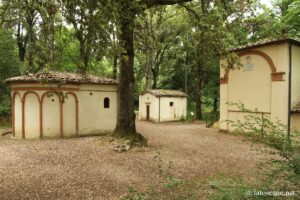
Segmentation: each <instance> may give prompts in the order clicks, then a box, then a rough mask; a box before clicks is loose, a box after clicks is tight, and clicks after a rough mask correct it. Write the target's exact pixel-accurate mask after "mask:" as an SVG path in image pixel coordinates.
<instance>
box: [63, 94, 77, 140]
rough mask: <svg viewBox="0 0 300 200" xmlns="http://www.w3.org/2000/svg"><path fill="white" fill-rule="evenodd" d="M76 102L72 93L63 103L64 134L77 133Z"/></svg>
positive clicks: (72, 134)
mask: <svg viewBox="0 0 300 200" xmlns="http://www.w3.org/2000/svg"><path fill="white" fill-rule="evenodd" d="M75 106H76V103H75V98H74V97H73V96H72V95H70V94H69V95H67V98H65V100H64V103H63V110H64V120H63V122H64V136H66V137H69V136H74V135H76V107H75Z"/></svg>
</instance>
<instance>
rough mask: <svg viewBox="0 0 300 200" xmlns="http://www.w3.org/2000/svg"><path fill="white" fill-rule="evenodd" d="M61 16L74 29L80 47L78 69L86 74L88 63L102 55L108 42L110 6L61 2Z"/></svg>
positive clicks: (82, 0)
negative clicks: (93, 57) (94, 57)
mask: <svg viewBox="0 0 300 200" xmlns="http://www.w3.org/2000/svg"><path fill="white" fill-rule="evenodd" d="M62 4H63V6H62V9H63V16H64V17H65V18H66V20H67V22H68V23H70V24H72V25H73V28H74V29H75V38H76V39H77V40H78V41H79V45H80V58H81V62H80V63H78V69H79V71H80V72H81V73H83V74H86V73H87V71H88V69H89V64H90V63H89V62H90V60H91V58H92V56H95V55H96V54H102V55H104V49H105V47H106V45H107V42H108V40H109V36H110V35H109V32H108V29H109V17H110V16H111V15H110V12H109V11H110V9H111V8H110V7H109V6H110V4H108V3H107V1H104V0H102V1H94V0H62Z"/></svg>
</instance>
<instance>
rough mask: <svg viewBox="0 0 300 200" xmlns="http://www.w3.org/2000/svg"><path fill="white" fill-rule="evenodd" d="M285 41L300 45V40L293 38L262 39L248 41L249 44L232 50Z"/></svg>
mask: <svg viewBox="0 0 300 200" xmlns="http://www.w3.org/2000/svg"><path fill="white" fill-rule="evenodd" d="M285 42H289V43H292V44H295V45H297V46H300V41H298V40H295V39H291V38H279V39H278V38H277V39H262V40H259V41H257V42H253V43H248V44H247V45H243V46H239V47H236V48H234V49H232V51H240V50H246V49H252V48H257V47H262V46H268V45H272V44H281V43H285Z"/></svg>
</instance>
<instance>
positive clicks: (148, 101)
mask: <svg viewBox="0 0 300 200" xmlns="http://www.w3.org/2000/svg"><path fill="white" fill-rule="evenodd" d="M147 105H149V109H150V113H149V114H150V115H149V118H150V121H153V122H159V114H158V113H159V98H157V97H155V96H153V95H152V94H149V93H146V94H144V95H140V96H139V120H146V119H147Z"/></svg>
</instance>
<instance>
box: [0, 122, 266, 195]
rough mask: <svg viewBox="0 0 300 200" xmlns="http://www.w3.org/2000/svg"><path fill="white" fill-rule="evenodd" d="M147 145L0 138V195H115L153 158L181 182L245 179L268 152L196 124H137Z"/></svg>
mask: <svg viewBox="0 0 300 200" xmlns="http://www.w3.org/2000/svg"><path fill="white" fill-rule="evenodd" d="M137 129H138V132H140V133H142V134H143V135H144V136H145V137H146V138H147V139H148V144H149V147H146V148H133V149H131V150H130V151H128V152H126V153H116V152H114V151H113V150H112V143H110V142H109V141H108V140H107V138H104V137H85V138H73V139H56V140H35V141H29V140H17V139H11V138H10V137H8V136H5V137H2V138H1V137H0V199H120V197H121V196H123V195H124V194H126V193H128V188H129V187H130V186H135V187H138V188H140V189H143V188H145V187H147V186H149V185H151V184H152V183H155V182H156V180H157V178H158V176H159V173H158V166H157V165H158V164H157V162H156V161H155V159H154V157H155V155H157V151H159V152H160V154H161V158H162V160H163V161H164V162H166V163H167V162H169V161H172V162H173V172H174V174H175V176H176V177H178V178H181V179H183V180H187V179H190V178H192V177H195V176H197V177H207V176H213V175H216V174H224V175H232V176H238V177H242V178H244V179H246V180H248V181H251V180H252V179H255V178H257V176H259V174H260V168H259V164H260V163H262V162H264V161H266V160H267V158H268V157H269V156H271V154H270V153H269V152H268V151H261V150H257V149H258V148H261V145H259V144H253V143H251V142H249V141H247V140H246V139H244V138H243V137H240V136H232V135H228V134H224V133H218V130H216V129H208V128H206V127H205V125H202V124H187V123H166V124H152V123H150V122H140V121H138V122H137Z"/></svg>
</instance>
